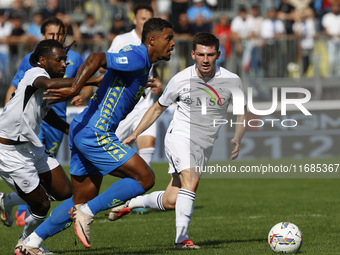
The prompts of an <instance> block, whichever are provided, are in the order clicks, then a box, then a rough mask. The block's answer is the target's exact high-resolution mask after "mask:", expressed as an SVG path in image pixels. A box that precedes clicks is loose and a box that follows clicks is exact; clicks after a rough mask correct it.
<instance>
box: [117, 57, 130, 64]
mask: <svg viewBox="0 0 340 255" xmlns="http://www.w3.org/2000/svg"><path fill="white" fill-rule="evenodd" d="M116 63H118V64H128V63H129V61H128V58H127V57H120V58H116Z"/></svg>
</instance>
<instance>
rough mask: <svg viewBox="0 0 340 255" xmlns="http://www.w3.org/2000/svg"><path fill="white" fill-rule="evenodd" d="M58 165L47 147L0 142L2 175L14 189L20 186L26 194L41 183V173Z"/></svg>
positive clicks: (0, 172) (0, 169) (0, 174)
mask: <svg viewBox="0 0 340 255" xmlns="http://www.w3.org/2000/svg"><path fill="white" fill-rule="evenodd" d="M58 165H59V163H58V161H57V160H56V159H55V158H53V157H52V156H50V155H49V154H47V153H46V151H45V147H36V146H34V145H33V144H32V143H24V144H19V145H4V144H0V176H1V177H2V179H4V181H5V182H6V183H7V184H8V185H9V186H10V187H11V188H12V189H13V190H14V191H18V190H17V187H16V186H18V187H19V188H20V189H21V191H23V192H24V193H25V194H28V193H30V192H32V191H33V190H34V189H35V188H36V187H38V185H39V182H40V179H39V174H42V173H45V172H47V171H51V170H52V169H54V168H56V167H57V166H58Z"/></svg>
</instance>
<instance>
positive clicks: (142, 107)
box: [108, 4, 162, 165]
mask: <svg viewBox="0 0 340 255" xmlns="http://www.w3.org/2000/svg"><path fill="white" fill-rule="evenodd" d="M134 14H135V17H134V19H133V23H134V25H135V29H133V30H132V31H130V32H128V33H125V34H122V35H117V36H116V37H115V39H114V40H113V41H112V44H111V46H110V48H109V50H108V52H112V53H117V52H119V51H120V50H121V49H122V48H123V47H125V46H127V45H129V44H131V45H140V44H141V38H142V31H143V25H144V23H145V22H146V21H148V20H149V19H150V18H152V17H153V9H152V7H151V6H150V5H148V4H140V5H137V6H136V7H135V9H134ZM149 76H150V79H149V83H152V84H150V85H151V86H152V87H149V88H146V89H145V95H144V96H143V97H141V98H140V100H139V102H138V104H137V105H136V106H135V108H134V109H133V111H132V112H130V113H129V114H128V116H126V118H125V119H124V120H123V121H121V122H120V123H119V126H118V128H117V130H116V135H117V137H118V138H119V140H124V139H125V138H127V137H128V136H129V135H130V134H131V133H132V132H133V130H135V129H136V127H137V125H138V123H139V122H140V120H141V119H142V117H143V115H144V114H145V112H146V111H147V110H148V109H149V108H150V107H151V106H152V105H153V104H154V102H155V100H156V97H157V96H159V95H160V94H161V92H162V83H161V81H160V79H159V78H158V75H157V72H156V70H155V67H154V66H153V68H152V69H151V70H150V74H149ZM156 128H157V127H156V123H154V124H153V125H151V126H150V128H148V129H147V130H145V132H143V133H142V134H140V136H139V137H138V139H137V141H136V143H137V147H138V154H139V155H140V156H141V157H142V158H143V159H144V161H145V162H146V163H147V164H148V165H150V163H151V158H152V155H153V153H154V151H155V141H156V131H157V130H156Z"/></svg>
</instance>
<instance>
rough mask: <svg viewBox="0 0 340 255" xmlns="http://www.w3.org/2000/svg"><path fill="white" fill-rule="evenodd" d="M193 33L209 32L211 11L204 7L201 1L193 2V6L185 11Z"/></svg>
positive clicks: (211, 19)
mask: <svg viewBox="0 0 340 255" xmlns="http://www.w3.org/2000/svg"><path fill="white" fill-rule="evenodd" d="M187 15H188V19H189V22H190V23H191V24H192V28H193V32H194V34H195V33H198V32H211V23H212V21H213V15H212V12H211V10H210V9H209V8H208V7H207V6H205V5H204V1H203V0H193V5H192V6H191V7H189V9H188V11H187Z"/></svg>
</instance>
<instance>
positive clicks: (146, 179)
mask: <svg viewBox="0 0 340 255" xmlns="http://www.w3.org/2000/svg"><path fill="white" fill-rule="evenodd" d="M154 184H155V174H154V172H153V171H152V169H151V168H150V169H149V171H147V172H145V173H144V174H143V176H141V185H142V187H143V189H144V190H145V191H148V190H149V189H151V188H152V187H153V185H154Z"/></svg>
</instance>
